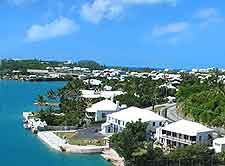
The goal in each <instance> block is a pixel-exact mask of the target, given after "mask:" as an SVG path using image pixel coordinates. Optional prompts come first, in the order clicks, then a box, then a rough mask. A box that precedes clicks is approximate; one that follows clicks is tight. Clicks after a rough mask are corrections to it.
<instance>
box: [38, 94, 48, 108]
mask: <svg viewBox="0 0 225 166" xmlns="http://www.w3.org/2000/svg"><path fill="white" fill-rule="evenodd" d="M37 104H38V105H39V106H45V105H46V100H45V97H44V96H42V95H39V96H38V97H37Z"/></svg>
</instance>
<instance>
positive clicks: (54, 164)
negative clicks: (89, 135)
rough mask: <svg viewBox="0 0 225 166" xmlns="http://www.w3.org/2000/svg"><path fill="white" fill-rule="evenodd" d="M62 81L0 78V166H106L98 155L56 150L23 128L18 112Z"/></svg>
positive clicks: (26, 108) (29, 107)
mask: <svg viewBox="0 0 225 166" xmlns="http://www.w3.org/2000/svg"><path fill="white" fill-rule="evenodd" d="M63 84H64V83H62V82H41V83H40V82H39V83H31V82H17V81H2V80H1V81H0V165H1V166H27V165H31V166H108V165H110V164H109V163H108V162H106V161H105V160H104V159H103V158H101V157H100V156H99V155H74V154H65V153H59V152H56V151H54V150H51V149H50V148H49V147H48V146H47V145H45V144H43V143H42V142H41V141H40V140H39V139H38V138H37V137H36V136H35V135H32V134H31V132H29V131H26V130H24V129H23V126H22V112H24V111H31V110H34V109H35V106H34V105H33V102H34V100H35V97H36V96H37V95H39V94H44V93H45V92H46V91H47V90H48V89H50V88H52V89H57V88H60V87H62V86H63Z"/></svg>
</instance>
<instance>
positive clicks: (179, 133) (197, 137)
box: [156, 120, 213, 147]
mask: <svg viewBox="0 0 225 166" xmlns="http://www.w3.org/2000/svg"><path fill="white" fill-rule="evenodd" d="M212 132H213V130H212V129H210V128H208V127H206V126H203V125H202V124H200V123H196V122H191V121H187V120H179V121H177V122H174V123H171V124H169V125H167V126H165V127H161V128H158V129H157V130H156V138H157V140H158V141H159V142H160V143H161V144H163V145H164V146H168V145H173V146H175V147H183V146H186V145H192V144H206V145H208V144H211V143H212Z"/></svg>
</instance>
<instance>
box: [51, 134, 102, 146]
mask: <svg viewBox="0 0 225 166" xmlns="http://www.w3.org/2000/svg"><path fill="white" fill-rule="evenodd" d="M55 134H56V135H57V136H59V137H60V138H62V139H67V141H68V143H69V144H71V145H80V146H87V145H95V146H104V145H105V141H104V140H103V139H87V138H84V139H81V138H77V137H76V133H74V132H56V133H55Z"/></svg>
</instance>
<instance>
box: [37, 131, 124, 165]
mask: <svg viewBox="0 0 225 166" xmlns="http://www.w3.org/2000/svg"><path fill="white" fill-rule="evenodd" d="M56 132H57V131H56ZM71 132H72V131H71ZM37 136H38V138H40V139H41V140H42V141H43V142H44V143H45V144H47V145H48V146H49V147H50V148H52V149H54V150H56V151H59V152H66V153H73V154H96V153H98V154H101V156H102V157H103V158H104V159H105V160H107V161H110V162H111V163H112V165H114V166H124V162H123V159H122V158H121V157H120V156H119V155H118V154H117V152H116V151H115V150H113V149H112V148H110V147H109V146H107V145H106V146H95V145H88V146H78V145H70V144H66V143H65V140H63V139H61V138H60V137H58V136H57V135H56V134H54V132H53V131H41V132H40V131H39V132H38V133H37Z"/></svg>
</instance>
